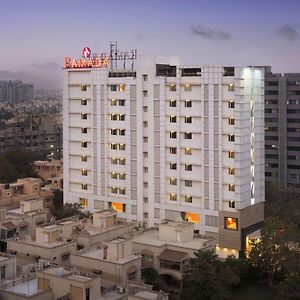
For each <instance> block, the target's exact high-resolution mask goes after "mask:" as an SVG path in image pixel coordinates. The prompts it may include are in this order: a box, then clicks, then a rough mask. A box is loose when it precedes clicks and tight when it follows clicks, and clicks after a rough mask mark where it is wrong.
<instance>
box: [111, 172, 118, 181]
mask: <svg viewBox="0 0 300 300" xmlns="http://www.w3.org/2000/svg"><path fill="white" fill-rule="evenodd" d="M110 177H111V179H118V173H116V172H112V173H111V174H110Z"/></svg>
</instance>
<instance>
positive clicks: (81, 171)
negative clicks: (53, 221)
mask: <svg viewBox="0 0 300 300" xmlns="http://www.w3.org/2000/svg"><path fill="white" fill-rule="evenodd" d="M88 59H89V60H90V64H89V65H87V64H83V63H82V60H71V59H67V60H66V61H65V68H64V95H63V122H64V124H63V126H64V176H65V180H64V199H65V202H77V203H80V204H81V205H82V206H83V207H86V208H87V209H89V210H91V211H93V210H95V209H98V210H99V209H101V210H102V209H106V208H109V207H113V208H114V209H115V210H117V211H118V215H119V217H121V218H124V219H127V220H128V221H137V222H141V223H147V224H148V226H155V225H157V224H159V223H160V222H161V221H162V220H165V219H167V220H180V219H183V220H186V221H190V222H193V223H195V230H196V232H197V233H200V234H205V235H209V236H216V237H218V236H219V247H220V249H221V250H222V249H223V248H228V251H231V250H230V249H232V251H233V252H234V254H235V252H236V253H237V252H238V251H243V250H244V248H245V243H244V241H245V237H246V235H247V234H248V233H250V232H253V231H255V230H257V229H258V228H259V226H260V225H261V222H262V221H263V201H264V188H265V186H264V182H265V177H264V176H265V174H264V164H265V161H264V70H263V68H254V67H222V66H197V67H184V66H181V65H180V64H179V61H178V59H176V58H173V57H167V58H162V57H153V56H147V57H146V56H145V57H139V58H138V60H137V61H136V64H135V66H134V68H132V69H130V70H125V69H122V70H119V69H116V68H112V67H109V63H108V64H103V65H101V64H98V65H97V66H93V63H92V61H93V60H95V59H91V58H88ZM85 61H86V60H85Z"/></svg>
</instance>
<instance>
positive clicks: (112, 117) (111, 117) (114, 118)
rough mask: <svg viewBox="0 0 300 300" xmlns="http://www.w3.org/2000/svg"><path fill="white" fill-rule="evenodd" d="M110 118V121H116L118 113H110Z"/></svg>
mask: <svg viewBox="0 0 300 300" xmlns="http://www.w3.org/2000/svg"><path fill="white" fill-rule="evenodd" d="M110 119H111V120H112V121H117V120H118V115H117V114H112V115H111V116H110Z"/></svg>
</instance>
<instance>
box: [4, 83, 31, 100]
mask: <svg viewBox="0 0 300 300" xmlns="http://www.w3.org/2000/svg"><path fill="white" fill-rule="evenodd" d="M32 100H33V85H32V84H27V83H23V82H22V81H20V80H1V81H0V102H8V103H19V102H30V101H32Z"/></svg>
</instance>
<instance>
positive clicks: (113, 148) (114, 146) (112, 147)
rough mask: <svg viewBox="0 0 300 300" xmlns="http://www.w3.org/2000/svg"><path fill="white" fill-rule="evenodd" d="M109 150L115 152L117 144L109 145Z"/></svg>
mask: <svg viewBox="0 0 300 300" xmlns="http://www.w3.org/2000/svg"><path fill="white" fill-rule="evenodd" d="M110 149H111V150H117V149H118V144H115V143H113V144H110Z"/></svg>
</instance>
